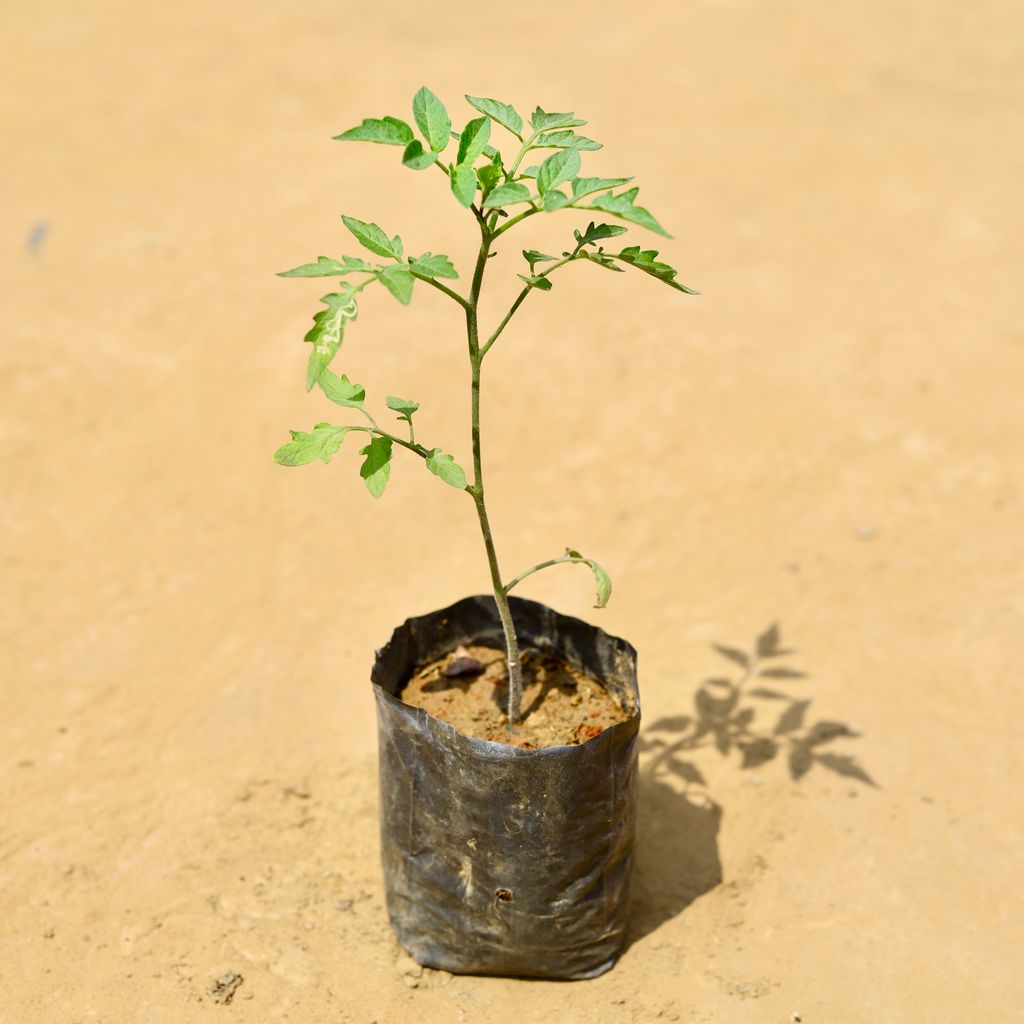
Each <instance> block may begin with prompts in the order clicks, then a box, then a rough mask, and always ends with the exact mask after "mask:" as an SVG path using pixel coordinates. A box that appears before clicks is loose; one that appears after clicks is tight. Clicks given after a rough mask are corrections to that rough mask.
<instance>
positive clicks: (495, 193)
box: [483, 181, 530, 210]
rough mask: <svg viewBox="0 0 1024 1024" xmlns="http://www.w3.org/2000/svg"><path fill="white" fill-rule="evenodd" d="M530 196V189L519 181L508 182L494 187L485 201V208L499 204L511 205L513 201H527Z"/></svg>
mask: <svg viewBox="0 0 1024 1024" xmlns="http://www.w3.org/2000/svg"><path fill="white" fill-rule="evenodd" d="M529 198H530V190H529V189H528V188H527V187H526V186H525V185H520V184H519V182H517V181H510V182H506V183H505V184H504V185H498V186H497V187H496V188H494V189H492V190H491V191H490V192H489V193H488V194H487V198H486V199H485V200H484V202H483V206H484V209H487V210H489V209H492V208H494V207H498V206H510V205H511V204H512V203H525V202H528V201H529Z"/></svg>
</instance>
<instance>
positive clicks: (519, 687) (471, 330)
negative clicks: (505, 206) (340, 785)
mask: <svg viewBox="0 0 1024 1024" xmlns="http://www.w3.org/2000/svg"><path fill="white" fill-rule="evenodd" d="M480 232H481V243H480V253H479V255H478V256H477V261H476V269H475V270H474V273H473V284H472V288H471V291H470V295H469V304H468V305H467V307H466V333H467V335H468V337H469V362H470V366H471V368H472V373H473V376H472V402H471V411H470V415H471V419H472V431H473V487H472V489H471V490H470V493H471V494H472V496H473V501H474V503H475V504H476V514H477V518H478V519H479V520H480V533H481V534H482V535H483V539H484V547H485V548H486V550H487V564H488V565H489V566H490V569H491V585H492V587H493V589H494V600H495V603H496V604H497V606H498V618H499V619H500V620H501V628H502V630H503V632H504V634H505V650H506V656H507V662H508V720H509V724H510V725H515V724H516V723H517V722H518V721H519V719H520V717H521V710H522V708H521V706H522V702H523V669H522V665H520V663H519V643H518V641H517V640H516V629H515V625H514V623H513V622H512V611H511V609H510V608H509V605H508V594H507V593H506V592H505V587H504V585H503V584H502V576H501V569H500V568H499V567H498V555H497V552H496V551H495V549H494V537H493V536H492V534H491V524H490V521H489V520H488V518H487V503H486V499H485V497H484V472H483V460H482V458H481V453H480V367H481V364H482V363H483V353H482V352H481V351H480V328H479V324H478V321H477V307H478V305H479V300H480V286H481V285H482V283H483V277H484V268H485V267H486V265H487V258H488V255H489V253H490V248H491V241H492V240H493V235H492V234H491V232H490V230H489V229H488V227H487V225H486V223H484V222H481V224H480Z"/></svg>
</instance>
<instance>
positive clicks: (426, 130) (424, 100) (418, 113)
mask: <svg viewBox="0 0 1024 1024" xmlns="http://www.w3.org/2000/svg"><path fill="white" fill-rule="evenodd" d="M412 113H413V117H414V118H415V120H416V127H417V128H419V130H420V133H421V134H422V136H423V138H425V139H426V140H427V144H428V145H429V146H430V148H431V149H432V150H433V151H434V152H435V153H440V152H441V151H442V150H443V149H444V147H445V146H447V145H448V140H449V139H450V138H451V132H452V119H451V118H450V117H449V116H448V111H447V110H446V109H445V106H444V104H443V103H442V102H441V101H440V100H439V99H438V98H437V97H436V96H435V95H434V94H433V93H432V92H431V91H430V90H429V89H428V88H427V87H426V86H423V88H422V89H420V91H419V92H418V93H416V95H415V96H414V97H413V101H412Z"/></svg>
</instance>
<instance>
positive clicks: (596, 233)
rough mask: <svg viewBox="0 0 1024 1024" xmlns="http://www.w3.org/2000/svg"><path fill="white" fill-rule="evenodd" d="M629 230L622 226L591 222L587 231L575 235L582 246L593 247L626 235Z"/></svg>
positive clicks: (577, 232)
mask: <svg viewBox="0 0 1024 1024" xmlns="http://www.w3.org/2000/svg"><path fill="white" fill-rule="evenodd" d="M628 230H629V229H628V228H624V227H623V226H622V225H621V224H595V223H594V222H593V221H591V222H590V223H589V224H588V225H587V229H586V231H574V232H573V235H574V237H575V238H576V241H577V242H579V244H580V245H593V244H595V243H596V242H600V241H602V240H603V239H605V238H615V236H616V235H624V234H625V233H626V232H627V231H628Z"/></svg>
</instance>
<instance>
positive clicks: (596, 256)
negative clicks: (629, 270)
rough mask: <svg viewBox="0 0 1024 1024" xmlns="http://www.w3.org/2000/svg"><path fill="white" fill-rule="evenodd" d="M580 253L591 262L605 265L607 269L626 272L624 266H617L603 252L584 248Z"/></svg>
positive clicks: (618, 272)
mask: <svg viewBox="0 0 1024 1024" xmlns="http://www.w3.org/2000/svg"><path fill="white" fill-rule="evenodd" d="M580 255H581V256H582V257H583V258H584V259H586V260H589V261H590V262H591V263H596V264H597V265H598V266H599V267H604V269H605V270H611V271H613V272H614V273H616V274H624V273H625V271H624V270H623V269H622V267H619V266H616V265H615V264H614V263H613V262H612V260H611V259H610V258H609V257H608V256H607V255H606V254H605V253H603V252H594V251H593V250H592V249H584V250H583V251H582V252H581V253H580Z"/></svg>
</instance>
